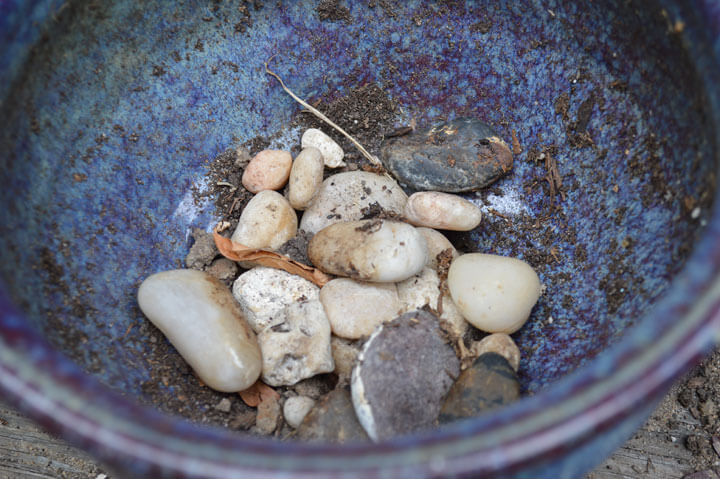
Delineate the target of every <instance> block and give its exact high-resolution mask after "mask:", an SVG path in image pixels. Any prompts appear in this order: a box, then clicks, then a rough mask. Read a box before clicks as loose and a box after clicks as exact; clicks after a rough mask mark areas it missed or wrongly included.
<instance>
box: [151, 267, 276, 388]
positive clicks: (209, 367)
mask: <svg viewBox="0 0 720 479" xmlns="http://www.w3.org/2000/svg"><path fill="white" fill-rule="evenodd" d="M138 304H139V305H140V309H141V310H142V312H143V313H144V314H145V316H147V317H148V319H149V320H150V321H151V322H152V323H153V324H154V325H155V326H157V327H158V329H160V331H162V332H163V334H165V336H166V337H167V338H168V340H169V341H170V342H171V343H172V344H173V346H175V349H177V350H178V352H179V353H180V355H181V356H182V357H183V358H184V359H185V361H187V363H188V364H189V365H190V367H192V368H193V370H194V371H195V372H196V373H197V375H198V376H199V377H200V379H201V380H202V381H203V382H204V383H205V384H207V385H208V387H211V388H213V389H216V390H218V391H223V392H238V391H242V390H244V389H247V388H248V387H250V386H252V384H253V383H254V382H255V381H256V380H257V379H258V377H259V376H260V371H261V368H262V359H261V357H260V349H259V347H258V342H257V340H256V338H255V334H254V333H253V331H252V330H251V329H250V326H249V325H248V323H247V321H246V320H245V318H244V315H243V312H242V310H241V309H240V308H239V307H238V304H237V303H236V302H235V300H234V299H233V297H232V294H230V291H229V290H228V289H227V287H226V286H225V285H223V284H222V283H221V282H220V281H218V280H217V279H215V278H213V277H211V276H210V275H208V274H206V273H203V272H201V271H195V270H189V269H179V270H173V271H165V272H162V273H156V274H153V275H152V276H150V277H148V278H147V279H146V280H145V281H143V282H142V284H141V285H140V289H139V290H138Z"/></svg>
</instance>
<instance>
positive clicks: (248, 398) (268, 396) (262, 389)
mask: <svg viewBox="0 0 720 479" xmlns="http://www.w3.org/2000/svg"><path fill="white" fill-rule="evenodd" d="M238 394H239V395H240V399H242V400H243V402H244V403H245V404H247V405H248V406H250V407H257V406H258V404H260V403H261V402H263V401H268V400H276V399H279V398H280V394H278V392H277V391H275V390H274V389H273V388H271V387H270V386H268V385H267V384H265V383H264V382H262V381H257V382H255V384H253V385H252V386H250V387H249V388H247V389H246V390H244V391H240V392H239V393H238Z"/></svg>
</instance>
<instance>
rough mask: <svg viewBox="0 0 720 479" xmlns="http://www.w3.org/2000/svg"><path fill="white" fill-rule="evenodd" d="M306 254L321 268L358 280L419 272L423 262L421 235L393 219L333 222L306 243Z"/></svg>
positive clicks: (401, 277)
mask: <svg viewBox="0 0 720 479" xmlns="http://www.w3.org/2000/svg"><path fill="white" fill-rule="evenodd" d="M308 257H309V258H310V261H312V262H313V264H314V265H315V266H317V267H318V268H320V269H321V270H323V271H325V272H327V273H331V274H335V275H338V276H347V277H351V278H353V279H358V280H361V281H371V282H379V283H391V282H397V281H403V280H405V279H407V278H409V277H410V276H413V275H414V274H417V273H419V272H420V271H421V270H422V269H423V267H424V266H425V264H426V263H427V245H426V244H425V238H423V236H422V235H421V234H420V233H419V232H418V231H417V229H415V228H414V227H412V226H410V225H408V224H406V223H400V222H397V221H386V220H362V221H350V222H347V223H335V224H334V225H331V226H328V227H327V228H325V229H323V230H321V231H319V232H318V233H317V234H316V235H315V236H313V238H312V239H311V240H310V243H309V244H308Z"/></svg>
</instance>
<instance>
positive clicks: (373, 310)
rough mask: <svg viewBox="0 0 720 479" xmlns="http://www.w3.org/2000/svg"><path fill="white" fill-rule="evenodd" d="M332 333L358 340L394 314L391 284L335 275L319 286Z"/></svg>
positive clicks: (394, 291)
mask: <svg viewBox="0 0 720 479" xmlns="http://www.w3.org/2000/svg"><path fill="white" fill-rule="evenodd" d="M320 302H321V303H322V305H323V307H324V308H325V313H326V314H327V317H328V320H329V321H330V327H331V328H332V332H333V334H335V335H336V336H340V337H341V338H348V339H358V338H361V337H363V336H369V335H370V334H371V333H372V332H373V330H374V329H375V327H376V326H377V325H379V324H381V323H384V322H385V321H390V320H391V319H394V318H395V317H396V316H397V313H398V306H399V304H398V294H397V289H396V288H395V285H394V284H392V283H363V282H360V281H355V280H352V279H347V278H336V279H333V280H332V281H330V282H328V283H327V284H326V285H325V286H323V287H322V288H321V289H320Z"/></svg>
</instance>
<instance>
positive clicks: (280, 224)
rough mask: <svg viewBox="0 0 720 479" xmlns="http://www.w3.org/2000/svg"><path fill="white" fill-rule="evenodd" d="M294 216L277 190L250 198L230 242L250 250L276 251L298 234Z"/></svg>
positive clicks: (293, 212)
mask: <svg viewBox="0 0 720 479" xmlns="http://www.w3.org/2000/svg"><path fill="white" fill-rule="evenodd" d="M297 224H298V221H297V214H296V213H295V210H293V209H292V206H290V203H288V201H287V200H286V199H285V197H284V196H283V195H281V194H280V193H278V192H277V191H271V190H265V191H261V192H260V193H258V194H256V195H255V196H253V198H252V199H251V200H250V201H249V202H248V204H247V205H246V206H245V209H244V210H243V212H242V214H241V215H240V221H239V222H238V225H237V228H235V232H234V233H233V234H232V237H231V239H232V240H233V241H235V242H236V243H240V244H243V245H245V246H248V247H250V248H269V249H273V250H274V249H277V248H279V247H280V246H282V245H283V244H284V243H285V242H286V241H288V240H289V239H291V238H293V237H294V236H295V235H296V234H297Z"/></svg>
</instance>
